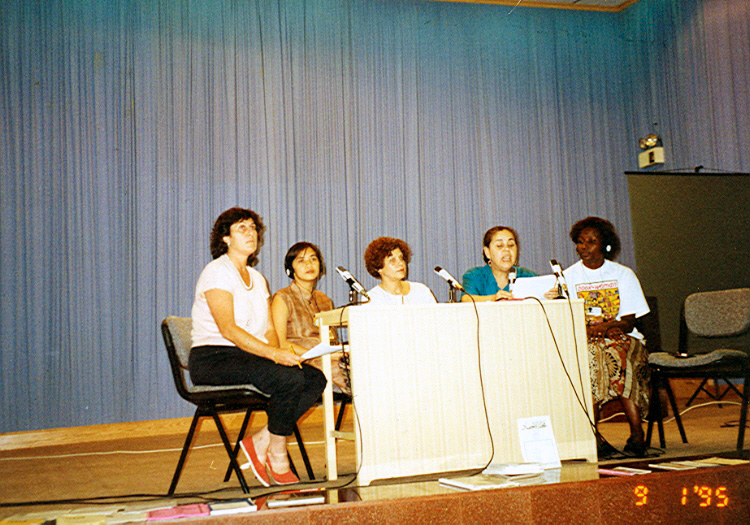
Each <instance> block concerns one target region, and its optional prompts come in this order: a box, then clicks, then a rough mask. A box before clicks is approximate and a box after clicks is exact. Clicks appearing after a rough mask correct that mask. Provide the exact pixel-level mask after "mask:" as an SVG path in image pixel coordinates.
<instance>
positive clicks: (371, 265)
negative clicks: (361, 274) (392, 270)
mask: <svg viewBox="0 0 750 525" xmlns="http://www.w3.org/2000/svg"><path fill="white" fill-rule="evenodd" d="M396 248H398V249H399V250H401V253H403V254H404V261H406V264H407V265H408V264H409V261H411V249H410V248H409V245H408V244H406V242H404V241H402V240H401V239H396V238H395V237H378V238H377V239H375V240H374V241H372V242H371V243H370V244H369V245H368V246H367V249H366V250H365V268H367V273H369V274H370V275H372V276H373V277H375V279H380V274H379V273H378V270H381V269H382V268H383V263H384V261H385V258H386V257H388V256H389V255H390V254H391V252H392V251H393V250H395V249H396Z"/></svg>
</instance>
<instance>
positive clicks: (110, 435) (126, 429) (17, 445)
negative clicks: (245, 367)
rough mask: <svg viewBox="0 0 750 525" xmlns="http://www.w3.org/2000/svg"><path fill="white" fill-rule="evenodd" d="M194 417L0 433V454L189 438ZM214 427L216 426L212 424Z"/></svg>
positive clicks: (226, 417)
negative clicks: (108, 442)
mask: <svg viewBox="0 0 750 525" xmlns="http://www.w3.org/2000/svg"><path fill="white" fill-rule="evenodd" d="M265 417H266V416H265V414H263V413H261V412H258V414H257V415H256V414H254V415H253V422H256V421H260V419H261V418H263V419H265ZM242 418H243V414H241V413H239V414H223V415H222V416H221V419H222V421H223V422H224V424H225V426H226V427H228V428H237V429H239V427H240V425H241V424H242ZM304 420H305V421H311V422H317V421H320V422H322V421H323V408H322V407H315V408H313V409H312V410H311V411H310V412H308V414H307V415H306V416H305V418H304ZM191 421H192V416H191V417H180V418H173V419H155V420H150V421H135V422H132V423H109V424H102V425H89V426H80V427H66V428H46V429H41V430H29V431H25V432H8V433H5V434H0V451H5V450H22V449H28V448H36V447H49V446H59V445H76V444H80V443H97V442H102V441H112V440H117V439H133V438H148V437H155V436H169V435H180V436H185V435H186V434H187V432H188V430H189V429H190V422H191ZM211 425H213V424H211Z"/></svg>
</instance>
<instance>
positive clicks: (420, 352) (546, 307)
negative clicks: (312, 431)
mask: <svg viewBox="0 0 750 525" xmlns="http://www.w3.org/2000/svg"><path fill="white" fill-rule="evenodd" d="M316 322H317V323H318V325H319V326H320V327H321V333H327V329H328V327H329V326H337V325H348V330H349V342H350V345H349V352H350V363H351V383H352V393H353V403H352V404H353V408H354V414H355V417H356V418H357V420H358V421H357V422H356V423H355V425H354V429H355V441H356V458H357V468H358V472H359V474H358V482H359V484H361V485H368V484H370V483H371V482H372V481H374V480H384V479H392V478H399V477H407V476H420V475H426V474H437V473H445V472H456V471H463V470H470V469H479V468H482V467H483V466H485V465H486V464H487V463H489V462H490V460H492V461H493V462H494V463H518V462H522V461H523V457H522V455H521V449H520V442H519V438H518V428H517V420H518V419H519V418H526V417H537V416H544V415H549V416H550V418H551V421H552V429H553V432H554V435H555V440H556V442H557V446H558V452H559V455H560V459H562V460H566V459H586V460H589V461H596V460H597V457H596V439H595V437H594V434H593V431H592V428H591V425H590V422H589V419H588V418H587V416H586V414H585V412H584V409H583V408H582V406H581V404H583V405H584V406H585V407H586V410H587V411H588V413H589V414H591V415H592V417H593V411H592V399H591V383H590V380H589V368H588V365H589V363H588V352H587V347H586V330H585V325H584V311H583V301H581V300H578V299H575V300H573V301H572V302H571V303H568V302H567V301H542V303H539V302H537V301H534V300H523V301H519V300H511V301H500V302H492V303H478V304H476V305H473V304H471V303H460V304H435V305H405V306H372V305H360V306H352V307H345V309H344V310H343V311H342V310H341V309H337V310H332V311H329V312H322V313H320V314H318V316H317V317H316ZM558 349H559V354H558ZM560 356H561V357H560ZM325 357H326V358H324V366H323V368H324V373H325V374H326V376H327V377H328V378H329V384H328V387H327V388H326V391H325V392H324V394H323V399H324V414H325V443H326V462H327V475H328V479H329V480H334V479H336V478H337V466H336V439H337V438H340V437H343V436H341V435H340V434H338V433H336V432H335V431H334V417H333V393H332V389H331V383H330V356H325ZM561 359H562V362H561ZM480 362H481V374H480ZM563 363H564V367H563ZM566 370H567V374H566ZM568 375H569V377H570V379H569V378H568ZM571 383H572V384H571ZM493 451H494V454H493Z"/></svg>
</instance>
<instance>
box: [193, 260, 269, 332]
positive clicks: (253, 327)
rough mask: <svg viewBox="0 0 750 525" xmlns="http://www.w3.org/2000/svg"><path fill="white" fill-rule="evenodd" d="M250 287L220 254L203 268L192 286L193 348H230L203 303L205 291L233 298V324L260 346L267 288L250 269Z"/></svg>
mask: <svg viewBox="0 0 750 525" xmlns="http://www.w3.org/2000/svg"><path fill="white" fill-rule="evenodd" d="M247 269H248V272H249V273H250V285H249V286H248V285H246V284H245V282H244V281H243V280H242V277H241V276H240V272H239V271H237V268H235V266H234V264H232V261H231V260H230V259H229V257H228V256H227V255H226V254H224V255H222V256H221V257H219V258H217V259H214V260H213V261H211V262H210V263H208V264H207V265H206V267H205V268H204V269H203V272H201V275H200V277H199V278H198V284H197V285H196V286H195V299H194V300H193V310H192V318H193V331H192V338H193V346H194V347H196V346H205V345H215V346H234V343H232V342H231V341H229V340H228V339H225V338H224V337H222V336H221V333H220V332H219V327H218V326H217V325H216V321H215V320H214V317H213V315H212V314H211V310H210V309H209V307H208V303H207V302H206V291H208V290H214V289H218V290H225V291H227V292H229V293H231V294H232V297H233V298H234V321H235V323H236V324H237V326H239V327H240V328H242V329H243V330H245V331H246V332H247V333H249V334H250V335H252V336H254V337H255V338H257V339H260V340H261V341H263V342H264V343H266V342H268V341H267V340H266V332H267V331H268V316H269V312H268V298H269V297H270V294H269V292H268V284H267V282H266V279H265V277H263V275H262V274H261V273H260V272H259V271H257V270H254V269H253V268H251V267H249V266H248V267H247Z"/></svg>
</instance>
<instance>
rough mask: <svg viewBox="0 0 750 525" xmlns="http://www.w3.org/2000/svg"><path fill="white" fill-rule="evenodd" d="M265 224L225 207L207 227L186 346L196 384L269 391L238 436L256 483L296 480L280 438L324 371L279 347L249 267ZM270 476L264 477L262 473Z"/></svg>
mask: <svg viewBox="0 0 750 525" xmlns="http://www.w3.org/2000/svg"><path fill="white" fill-rule="evenodd" d="M264 232H265V226H264V225H263V222H262V221H261V218H260V217H259V216H258V214H257V213H255V212H254V211H252V210H247V209H243V208H230V209H228V210H226V211H225V212H223V213H222V214H221V215H219V217H218V218H217V219H216V222H215V223H214V226H213V229H212V231H211V255H212V256H213V259H214V260H213V261H211V262H210V263H208V265H206V267H205V268H204V269H203V272H202V273H201V275H200V277H199V279H198V284H197V285H196V287H195V299H194V301H193V311H192V318H193V332H192V338H193V347H192V349H191V351H190V357H189V360H188V363H189V369H190V378H191V379H192V381H193V383H195V384H196V385H243V384H252V385H254V386H255V387H257V388H258V389H259V390H260V391H261V392H264V393H265V394H267V395H268V396H269V400H268V406H267V409H266V412H267V414H268V425H266V426H265V427H263V428H262V429H261V430H260V431H258V432H257V433H256V434H255V435H253V436H251V437H247V438H245V439H243V440H242V442H241V447H242V450H243V451H244V453H245V455H246V456H247V458H248V461H249V463H250V467H251V468H252V470H253V474H255V477H256V478H258V481H260V482H261V483H262V484H263V485H264V486H266V487H268V486H270V484H271V480H273V481H274V482H275V483H276V484H279V485H286V484H289V483H296V482H298V481H299V479H297V477H296V476H295V475H294V474H293V473H292V472H291V470H290V468H289V460H288V457H287V448H286V447H287V436H289V435H291V434H292V433H293V432H294V425H295V424H296V422H297V420H298V419H299V418H300V417H302V415H303V414H304V413H305V412H306V411H307V410H308V409H309V408H310V407H311V406H313V405H314V404H315V403H316V402H317V401H318V400H319V399H320V396H321V394H322V392H323V389H324V388H325V386H326V379H325V376H324V375H323V374H322V373H321V372H320V370H318V369H317V368H314V367H312V366H308V365H304V364H302V362H301V360H300V358H299V356H298V355H297V354H296V353H295V352H294V351H293V350H291V349H289V348H282V347H280V345H279V341H278V338H277V336H276V331H275V330H274V327H273V320H272V319H271V318H270V316H269V297H270V294H269V293H268V284H267V282H266V279H265V278H264V277H263V275H261V273H260V272H258V271H257V270H255V269H253V268H252V267H253V266H255V264H256V263H257V260H258V259H257V257H258V251H259V250H260V247H261V246H262V245H263V233H264ZM269 475H270V478H269Z"/></svg>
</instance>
